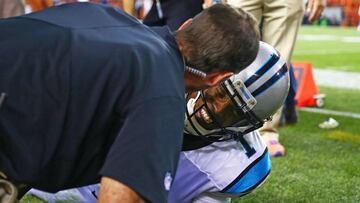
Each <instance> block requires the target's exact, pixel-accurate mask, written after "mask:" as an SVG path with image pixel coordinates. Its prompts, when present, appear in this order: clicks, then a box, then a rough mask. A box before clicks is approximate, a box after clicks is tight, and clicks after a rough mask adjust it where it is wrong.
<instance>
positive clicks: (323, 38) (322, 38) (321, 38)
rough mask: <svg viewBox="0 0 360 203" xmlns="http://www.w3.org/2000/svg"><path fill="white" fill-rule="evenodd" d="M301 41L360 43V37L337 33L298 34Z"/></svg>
mask: <svg viewBox="0 0 360 203" xmlns="http://www.w3.org/2000/svg"><path fill="white" fill-rule="evenodd" d="M297 40H299V41H340V42H346V43H360V37H357V36H336V35H306V34H301V35H299V36H298V38H297Z"/></svg>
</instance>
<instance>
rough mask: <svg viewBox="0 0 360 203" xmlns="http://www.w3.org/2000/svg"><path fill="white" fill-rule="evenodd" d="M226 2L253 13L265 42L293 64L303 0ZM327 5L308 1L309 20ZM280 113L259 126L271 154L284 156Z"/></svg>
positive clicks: (318, 0)
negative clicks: (280, 136)
mask: <svg viewBox="0 0 360 203" xmlns="http://www.w3.org/2000/svg"><path fill="white" fill-rule="evenodd" d="M227 2H228V3H229V4H231V5H233V6H235V7H240V8H242V9H244V10H245V11H247V12H250V13H251V14H253V15H254V17H255V18H256V19H257V21H258V24H259V26H260V27H261V30H260V31H261V36H262V41H264V42H267V43H269V44H270V45H272V46H274V47H275V48H276V49H277V50H278V51H279V52H280V54H281V56H282V57H284V59H285V60H286V61H287V63H288V65H289V66H288V67H291V66H290V63H291V55H292V52H293V49H294V45H295V40H296V36H297V33H298V29H299V26H300V24H301V21H302V18H303V14H304V8H305V7H304V2H303V1H302V0H286V1H283V0H272V1H268V0H252V1H248V0H227ZM325 5H326V0H309V1H308V2H307V9H306V12H309V13H310V15H309V21H310V22H313V21H314V20H315V19H318V18H319V17H320V15H321V13H322V11H323V9H324V7H325ZM291 109H292V110H293V112H292V113H296V111H295V106H293V107H290V110H291ZM281 112H282V108H280V109H279V110H278V112H277V113H276V114H275V115H274V117H273V119H272V121H270V122H268V123H266V124H265V125H264V127H262V128H261V129H260V133H261V134H262V136H263V138H264V140H265V141H266V143H267V145H268V148H269V152H270V155H272V156H283V155H285V148H284V147H283V146H282V145H281V144H280V142H279V133H278V131H277V127H278V126H279V123H280V118H281ZM295 116H296V115H295Z"/></svg>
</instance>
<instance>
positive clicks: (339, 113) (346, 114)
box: [299, 107, 360, 119]
mask: <svg viewBox="0 0 360 203" xmlns="http://www.w3.org/2000/svg"><path fill="white" fill-rule="evenodd" d="M299 110H300V111H305V112H310V113H320V114H327V115H334V116H343V117H349V118H355V119H360V114H358V113H351V112H344V111H334V110H329V109H319V108H308V107H302V108H299Z"/></svg>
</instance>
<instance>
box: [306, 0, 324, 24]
mask: <svg viewBox="0 0 360 203" xmlns="http://www.w3.org/2000/svg"><path fill="white" fill-rule="evenodd" d="M325 6H326V0H309V1H308V3H307V7H306V12H307V13H309V18H308V20H309V21H310V22H311V23H312V22H314V21H315V20H317V19H319V18H320V16H321V13H322V12H323V10H324V9H325Z"/></svg>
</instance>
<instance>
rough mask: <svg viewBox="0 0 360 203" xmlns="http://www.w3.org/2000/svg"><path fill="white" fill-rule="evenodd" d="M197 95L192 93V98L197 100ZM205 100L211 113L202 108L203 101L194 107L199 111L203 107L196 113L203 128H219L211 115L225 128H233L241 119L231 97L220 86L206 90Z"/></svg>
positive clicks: (198, 101) (199, 101)
mask: <svg viewBox="0 0 360 203" xmlns="http://www.w3.org/2000/svg"><path fill="white" fill-rule="evenodd" d="M196 95H197V93H192V94H191V95H190V98H195V97H196ZM204 98H205V99H206V103H207V106H208V108H209V109H210V111H211V112H209V111H208V109H206V108H205V106H202V105H203V104H204V102H203V100H202V99H198V100H197V101H196V103H195V107H194V109H198V108H200V107H201V106H202V107H201V110H199V111H197V112H196V114H195V118H196V120H197V122H198V123H199V124H200V125H201V126H202V127H203V128H205V129H208V130H213V129H217V128H219V126H218V125H217V124H216V122H214V120H213V117H212V116H211V114H212V115H213V116H215V118H216V120H217V121H218V122H219V123H220V124H221V125H222V126H223V127H229V126H232V125H233V124H235V123H237V122H238V121H239V120H240V119H241V117H240V116H239V114H238V113H237V111H236V109H235V106H234V104H233V102H232V101H231V99H230V97H229V96H228V94H227V93H226V92H225V90H224V89H223V88H222V87H221V86H220V85H218V86H215V87H211V88H208V89H206V90H204Z"/></svg>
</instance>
